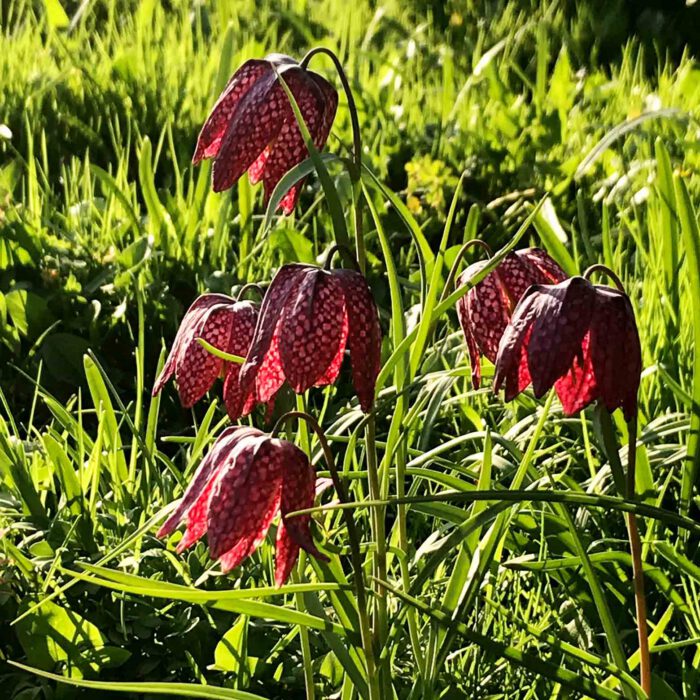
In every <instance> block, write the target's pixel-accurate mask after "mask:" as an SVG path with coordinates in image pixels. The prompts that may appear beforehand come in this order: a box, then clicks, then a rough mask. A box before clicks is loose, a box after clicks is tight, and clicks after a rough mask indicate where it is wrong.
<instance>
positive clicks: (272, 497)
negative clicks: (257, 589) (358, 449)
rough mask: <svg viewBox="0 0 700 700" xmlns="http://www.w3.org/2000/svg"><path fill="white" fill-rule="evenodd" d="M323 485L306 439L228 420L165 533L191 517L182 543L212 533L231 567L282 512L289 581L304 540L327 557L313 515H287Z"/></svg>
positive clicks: (280, 542) (281, 566) (282, 560)
mask: <svg viewBox="0 0 700 700" xmlns="http://www.w3.org/2000/svg"><path fill="white" fill-rule="evenodd" d="M315 493H316V473H315V472H314V469H313V467H312V466H311V464H310V462H309V460H308V458H307V456H306V455H305V454H304V453H303V452H302V451H301V450H300V449H299V448H298V447H296V446H295V445H293V444H292V443H290V442H287V441H286V440H278V439H276V438H272V437H270V436H269V435H267V434H265V433H263V432H261V431H260V430H257V429H255V428H248V427H231V428H227V429H226V430H224V432H223V433H222V434H221V435H220V436H219V438H218V439H217V440H216V442H215V443H214V445H213V446H212V448H211V450H210V451H209V453H208V454H207V455H206V457H205V458H204V459H203V460H202V462H201V464H200V465H199V468H198V469H197V471H196V473H195V475H194V477H193V478H192V481H191V482H190V484H189V486H188V487H187V490H186V491H185V493H184V495H183V497H182V499H181V500H180V503H179V504H178V506H177V508H176V509H175V511H174V512H173V514H172V515H171V516H170V517H169V518H168V519H167V521H166V522H165V523H164V524H163V526H162V527H161V528H160V530H159V531H158V537H165V536H166V535H169V534H170V533H171V532H172V531H173V530H174V529H175V528H176V527H177V526H178V525H179V523H180V522H181V521H182V520H185V521H186V524H187V527H186V530H185V534H184V536H183V538H182V539H181V540H180V542H179V544H178V546H177V551H178V552H182V551H184V550H185V549H187V548H188V547H190V546H191V545H192V544H194V543H195V542H196V541H197V540H199V539H200V538H201V537H202V536H203V535H204V534H207V537H208V541H209V553H210V555H211V556H212V558H214V559H218V560H219V562H220V564H221V568H222V570H223V571H224V572H228V571H231V569H234V568H235V567H236V566H238V565H239V564H240V563H241V562H242V561H243V560H244V559H246V558H247V557H248V556H250V555H251V554H252V553H253V552H254V551H255V549H256V548H257V547H258V546H260V544H261V543H262V541H263V540H264V539H265V536H266V535H267V531H268V529H269V528H270V525H271V523H272V521H273V520H274V518H275V517H276V516H277V515H278V514H279V515H281V519H280V522H279V525H278V527H277V539H276V561H275V583H276V584H277V585H278V586H281V585H282V584H284V582H285V581H286V580H287V578H288V577H289V574H290V572H291V570H292V568H293V567H294V564H295V563H296V560H297V557H298V555H299V549H300V548H301V549H304V550H306V551H307V552H309V553H310V554H312V555H313V556H315V557H318V558H320V559H324V560H325V559H326V558H325V557H324V556H323V555H322V554H321V553H320V552H319V551H318V550H317V549H316V547H315V545H314V543H313V538H312V536H311V529H310V520H311V516H310V515H300V516H297V517H293V518H287V515H288V514H289V513H291V512H293V511H295V510H302V509H304V508H311V507H312V506H313V503H314V497H315Z"/></svg>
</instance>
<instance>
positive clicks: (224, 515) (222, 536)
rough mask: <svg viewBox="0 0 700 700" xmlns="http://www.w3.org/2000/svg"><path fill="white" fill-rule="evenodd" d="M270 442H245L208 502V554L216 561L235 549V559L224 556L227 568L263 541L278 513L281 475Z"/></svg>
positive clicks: (260, 440) (264, 439)
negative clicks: (236, 557) (236, 558)
mask: <svg viewBox="0 0 700 700" xmlns="http://www.w3.org/2000/svg"><path fill="white" fill-rule="evenodd" d="M270 443H271V440H270V438H268V437H267V436H264V437H258V438H251V439H249V440H247V441H246V443H245V445H244V446H243V447H242V448H241V449H240V450H238V452H237V456H236V460H235V462H234V463H232V464H230V465H229V466H228V467H227V468H226V470H225V471H224V472H223V473H222V474H221V476H220V477H219V479H218V481H217V484H216V487H215V489H214V493H213V494H212V497H211V500H210V502H209V512H208V516H207V525H208V536H209V553H210V555H211V556H212V558H214V559H218V558H219V557H220V556H221V555H222V554H224V553H225V552H229V551H230V550H233V549H234V548H235V549H236V555H237V556H238V557H239V559H238V561H235V560H233V559H232V558H231V557H228V558H227V561H226V566H227V567H228V568H229V569H231V568H233V567H234V566H237V565H238V563H240V561H241V560H242V559H243V558H245V557H246V556H248V554H250V553H251V552H252V551H253V550H254V549H255V548H256V547H257V546H258V545H259V544H260V543H261V542H262V541H263V539H264V538H265V535H266V534H267V530H268V528H269V527H270V523H271V522H272V519H273V518H274V516H275V514H276V513H277V512H278V510H279V503H280V490H281V488H282V472H281V469H280V462H279V460H278V459H275V451H274V449H272V447H271V444H270Z"/></svg>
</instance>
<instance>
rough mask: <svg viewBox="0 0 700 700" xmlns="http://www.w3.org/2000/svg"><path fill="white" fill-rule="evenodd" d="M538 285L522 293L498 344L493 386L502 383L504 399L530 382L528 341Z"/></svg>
mask: <svg viewBox="0 0 700 700" xmlns="http://www.w3.org/2000/svg"><path fill="white" fill-rule="evenodd" d="M540 289H542V287H540V286H533V287H530V289H529V290H528V291H527V292H526V293H525V294H524V295H523V296H522V298H521V299H520V303H519V304H518V306H517V307H516V308H515V311H514V313H513V317H512V318H511V320H510V323H509V324H508V326H507V327H506V330H505V332H504V333H503V337H502V338H501V342H500V344H499V346H498V355H497V357H496V373H495V375H494V378H493V390H494V391H496V392H497V391H498V390H499V389H500V388H501V386H503V385H505V398H506V401H511V400H512V399H514V398H515V397H516V396H517V395H518V394H519V393H520V392H521V391H522V390H523V389H525V387H526V386H527V384H529V369H528V362H527V343H528V341H529V339H530V336H531V331H532V325H533V323H534V322H535V319H536V318H537V314H538V313H539V306H540V303H539V301H540V297H539V295H538V291H539V290H540ZM526 381H527V383H525V382H526Z"/></svg>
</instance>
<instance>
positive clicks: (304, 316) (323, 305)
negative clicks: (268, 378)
mask: <svg viewBox="0 0 700 700" xmlns="http://www.w3.org/2000/svg"><path fill="white" fill-rule="evenodd" d="M345 314H346V311H345V298H344V295H343V290H342V287H341V285H340V283H339V282H338V280H337V279H336V278H335V276H334V275H332V274H331V273H329V272H326V271H325V270H321V269H319V268H309V269H308V270H307V272H306V273H305V275H304V278H303V280H302V281H301V284H299V286H298V287H297V290H296V293H295V295H294V298H293V300H291V301H289V302H287V304H286V305H285V307H284V313H283V315H282V318H281V320H280V324H281V325H280V335H279V349H280V360H281V362H282V369H283V370H284V376H285V378H286V379H287V382H289V384H290V386H291V387H292V389H293V390H294V391H295V392H296V393H297V394H300V393H302V392H304V391H306V390H307V389H309V388H310V387H312V386H314V384H316V383H317V382H318V381H319V379H320V378H321V377H322V376H323V375H324V373H325V372H326V370H327V369H328V367H329V366H330V364H331V362H332V361H333V359H334V358H335V357H336V356H337V354H338V349H339V344H340V340H341V336H342V329H343V323H344V317H345Z"/></svg>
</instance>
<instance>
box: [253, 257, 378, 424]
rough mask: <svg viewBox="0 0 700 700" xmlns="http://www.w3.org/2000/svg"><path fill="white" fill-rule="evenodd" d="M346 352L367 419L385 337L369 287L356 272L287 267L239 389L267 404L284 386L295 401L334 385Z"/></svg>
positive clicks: (264, 313) (267, 305) (266, 304)
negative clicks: (312, 389)
mask: <svg viewBox="0 0 700 700" xmlns="http://www.w3.org/2000/svg"><path fill="white" fill-rule="evenodd" d="M346 346H347V347H348V348H349V350H350V362H351V364H352V378H353V384H354V387H355V391H356V392H357V396H358V398H359V401H360V406H361V408H362V410H363V411H365V412H368V411H370V410H371V408H372V405H373V403H374V387H375V383H376V380H377V375H378V374H379V362H380V351H381V329H380V326H379V316H378V314H377V307H376V306H375V303H374V299H373V298H372V293H371V291H370V289H369V286H368V285H367V281H366V280H365V278H364V276H363V275H362V274H361V273H359V272H356V271H354V270H322V269H320V268H318V267H315V266H312V265H301V264H297V263H295V264H291V265H285V266H284V267H282V268H280V270H279V272H278V273H277V274H276V275H275V278H274V279H273V280H272V283H271V284H270V287H269V288H268V290H267V293H266V294H265V298H264V299H263V303H262V308H261V310H260V317H259V319H258V324H257V326H256V328H255V335H254V337H253V341H252V343H251V346H250V352H249V353H248V357H247V359H246V362H245V364H244V365H243V367H242V369H241V386H242V387H243V389H244V390H245V391H249V392H251V393H252V394H253V395H254V397H255V399H256V400H257V401H261V402H267V401H269V400H270V399H271V398H272V396H274V394H275V393H276V392H277V391H278V390H279V388H280V387H281V386H282V384H283V383H284V382H285V380H286V381H287V382H288V383H289V385H290V386H291V387H292V389H293V390H294V391H295V392H296V393H298V394H300V393H302V392H304V391H306V390H307V389H309V388H310V387H312V386H325V385H326V384H332V383H333V382H335V380H336V378H337V377H338V373H339V372H340V367H341V364H342V362H343V357H344V355H345V349H346Z"/></svg>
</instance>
